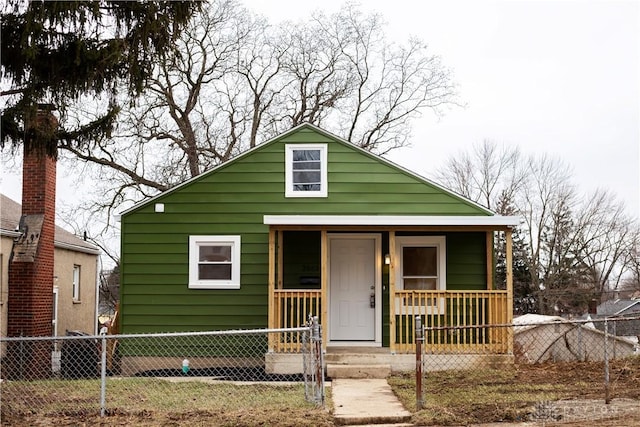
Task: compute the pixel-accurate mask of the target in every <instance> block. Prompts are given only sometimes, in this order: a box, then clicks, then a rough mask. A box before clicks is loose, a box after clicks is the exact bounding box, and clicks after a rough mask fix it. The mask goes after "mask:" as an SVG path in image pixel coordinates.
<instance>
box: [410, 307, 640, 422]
mask: <svg viewBox="0 0 640 427" xmlns="http://www.w3.org/2000/svg"><path fill="white" fill-rule="evenodd" d="M415 325H416V328H415V344H416V360H417V363H416V408H418V409H420V408H422V407H423V405H424V402H425V401H428V400H429V399H430V398H433V396H430V395H429V392H428V391H427V390H426V389H427V386H425V384H426V383H427V381H428V379H430V378H431V379H432V380H433V379H434V378H436V379H438V380H440V381H445V382H446V381H447V379H446V378H445V376H446V375H451V376H452V377H451V378H453V377H454V376H455V379H450V381H452V382H457V383H465V382H466V381H465V380H466V378H473V379H474V380H470V381H469V383H468V384H467V387H468V391H469V396H471V397H472V398H478V400H479V401H480V400H482V398H483V396H484V395H486V394H487V390H488V389H490V388H491V387H493V386H494V385H496V384H498V387H500V384H499V383H500V381H503V382H504V384H503V385H502V386H501V387H502V388H504V389H509V387H510V389H509V390H511V391H509V393H512V395H518V394H519V393H520V394H522V395H525V394H527V397H526V398H523V399H522V400H521V401H526V400H527V399H529V398H530V397H531V396H538V397H539V396H544V399H542V400H540V401H539V402H538V403H537V406H536V408H535V411H534V415H536V416H537V417H538V418H539V419H537V421H540V420H546V421H553V420H554V416H558V417H560V416H561V415H562V416H564V418H565V419H566V418H567V417H569V416H571V417H574V418H576V417H578V418H579V417H580V416H582V415H584V416H591V418H589V419H593V416H594V414H587V413H584V410H583V409H571V410H570V411H569V412H571V413H570V414H567V410H566V408H567V406H566V405H565V406H562V407H560V406H558V405H557V404H556V403H554V402H555V399H560V400H562V399H564V400H563V402H568V401H571V400H573V401H577V400H580V399H586V398H590V399H593V401H601V402H602V403H605V404H608V403H610V402H611V400H612V399H622V400H625V399H630V401H632V402H635V405H636V408H637V402H638V401H640V347H639V345H638V340H639V338H640V316H634V317H631V316H629V317H608V318H601V319H591V318H588V319H586V320H566V319H562V318H559V317H558V318H552V320H549V317H546V318H545V317H544V316H536V315H525V316H521V317H519V318H516V319H515V320H514V323H512V324H499V325H495V324H494V325H480V326H429V327H422V325H421V318H420V316H416V318H415ZM480 334H482V335H483V336H485V337H488V338H490V337H492V336H496V337H504V336H508V337H510V339H512V343H513V345H512V351H506V352H504V353H503V354H497V353H495V351H492V349H493V347H492V346H491V345H490V344H491V343H489V342H488V343H487V345H486V346H482V345H474V346H465V345H464V342H465V337H469V336H476V335H480ZM434 337H438V341H437V342H434ZM469 341H472V340H469ZM443 342H446V343H455V345H449V346H446V345H443ZM485 372H488V374H487V375H484V373H485ZM497 372H513V375H512V377H513V378H512V377H507V376H501V374H497ZM450 373H451V374H450ZM520 373H523V374H522V375H520ZM492 376H493V378H492ZM443 378H445V379H443ZM514 378H515V379H516V380H515V381H513V379H514ZM514 383H515V384H514ZM474 386H476V387H477V390H475V391H474V389H473V387H474ZM532 390H533V391H532ZM514 400H518V399H517V397H516V398H514ZM598 410H600V409H598ZM609 411H611V409H609ZM560 412H562V414H561V415H558V414H560ZM605 412H606V411H605ZM578 418H576V419H578ZM557 419H559V418H557V417H556V420H557ZM585 419H586V418H585Z"/></svg>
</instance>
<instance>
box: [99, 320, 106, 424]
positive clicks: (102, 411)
mask: <svg viewBox="0 0 640 427" xmlns="http://www.w3.org/2000/svg"><path fill="white" fill-rule="evenodd" d="M100 335H102V345H101V349H100V352H101V353H102V356H101V359H100V416H101V417H104V415H105V412H106V402H107V328H102V330H101V331H100Z"/></svg>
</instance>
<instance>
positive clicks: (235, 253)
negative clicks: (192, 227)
mask: <svg viewBox="0 0 640 427" xmlns="http://www.w3.org/2000/svg"><path fill="white" fill-rule="evenodd" d="M189 288H192V289H240V236H189Z"/></svg>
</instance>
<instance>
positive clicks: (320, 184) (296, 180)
mask: <svg viewBox="0 0 640 427" xmlns="http://www.w3.org/2000/svg"><path fill="white" fill-rule="evenodd" d="M285 157H286V191H285V196H286V197H326V196H327V145H326V144H291V145H287V146H286V156H285Z"/></svg>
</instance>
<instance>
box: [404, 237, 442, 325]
mask: <svg viewBox="0 0 640 427" xmlns="http://www.w3.org/2000/svg"><path fill="white" fill-rule="evenodd" d="M396 248H397V252H396V259H397V260H398V262H399V266H398V268H396V289H398V290H403V291H439V290H445V289H446V287H447V285H446V277H447V272H446V265H447V264H446V253H447V249H446V239H445V237H444V236H398V237H397V238H396ZM414 305H419V306H420V307H419V308H420V309H419V311H417V312H430V313H433V312H436V311H441V310H444V299H442V298H423V297H419V296H417V297H415V298H414V297H411V296H405V297H403V298H402V300H401V302H400V304H399V306H398V307H397V309H398V310H401V311H402V312H407V311H408V310H409V309H410V308H409V307H411V306H414ZM434 309H435V311H434Z"/></svg>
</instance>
